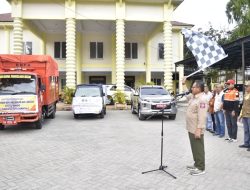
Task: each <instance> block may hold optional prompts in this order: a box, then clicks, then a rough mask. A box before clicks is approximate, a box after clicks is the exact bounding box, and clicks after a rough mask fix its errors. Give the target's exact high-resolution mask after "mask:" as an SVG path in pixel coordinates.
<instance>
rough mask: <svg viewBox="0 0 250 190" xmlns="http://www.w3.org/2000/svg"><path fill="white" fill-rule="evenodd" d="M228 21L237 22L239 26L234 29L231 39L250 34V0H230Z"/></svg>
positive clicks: (227, 8) (227, 10) (227, 9)
mask: <svg viewBox="0 0 250 190" xmlns="http://www.w3.org/2000/svg"><path fill="white" fill-rule="evenodd" d="M226 14H227V17H228V22H229V23H233V22H234V21H235V22H236V23H237V27H236V28H235V29H234V30H233V31H232V34H231V36H230V38H231V40H235V39H237V38H239V37H243V36H247V35H249V34H250V27H249V25H250V1H249V0H230V1H229V2H228V3H227V6H226Z"/></svg>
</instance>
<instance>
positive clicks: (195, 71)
mask: <svg viewBox="0 0 250 190" xmlns="http://www.w3.org/2000/svg"><path fill="white" fill-rule="evenodd" d="M201 71H202V69H199V70H197V71H195V72H193V73H191V74H190V75H188V76H187V77H186V78H189V77H191V76H193V75H195V74H196V73H199V72H201Z"/></svg>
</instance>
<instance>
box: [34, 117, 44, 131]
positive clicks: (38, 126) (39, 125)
mask: <svg viewBox="0 0 250 190" xmlns="http://www.w3.org/2000/svg"><path fill="white" fill-rule="evenodd" d="M35 127H36V129H42V127H43V125H42V120H41V119H39V120H38V121H37V122H36V123H35Z"/></svg>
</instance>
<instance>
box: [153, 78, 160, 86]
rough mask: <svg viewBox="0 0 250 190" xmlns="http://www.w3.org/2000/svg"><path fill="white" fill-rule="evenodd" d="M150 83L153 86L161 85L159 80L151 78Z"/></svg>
mask: <svg viewBox="0 0 250 190" xmlns="http://www.w3.org/2000/svg"><path fill="white" fill-rule="evenodd" d="M151 82H153V83H154V84H155V85H161V79H159V78H152V79H151Z"/></svg>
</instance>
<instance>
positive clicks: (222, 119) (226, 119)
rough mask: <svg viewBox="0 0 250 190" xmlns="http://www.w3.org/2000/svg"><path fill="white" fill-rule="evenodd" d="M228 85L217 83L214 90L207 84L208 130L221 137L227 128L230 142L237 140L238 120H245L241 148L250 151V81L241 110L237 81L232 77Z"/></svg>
mask: <svg viewBox="0 0 250 190" xmlns="http://www.w3.org/2000/svg"><path fill="white" fill-rule="evenodd" d="M225 85H226V87H224V85H221V84H217V85H216V86H215V87H214V89H213V90H212V92H210V91H209V88H208V87H207V86H205V89H204V96H205V98H206V100H207V102H208V104H209V108H208V112H207V119H206V130H207V131H210V132H211V133H213V135H214V136H218V137H219V138H224V137H225V128H227V132H228V138H225V140H227V141H228V142H229V143H233V142H237V131H238V124H237V121H240V122H243V127H244V143H243V144H241V145H239V147H240V148H247V151H250V82H248V83H246V84H245V96H244V100H243V106H242V109H241V111H240V110H239V92H238V90H237V89H236V88H235V87H234V85H235V81H234V80H232V79H230V80H228V81H227V82H226V83H225Z"/></svg>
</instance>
